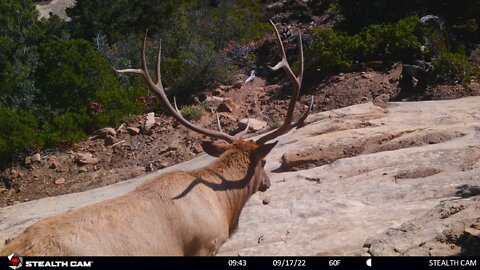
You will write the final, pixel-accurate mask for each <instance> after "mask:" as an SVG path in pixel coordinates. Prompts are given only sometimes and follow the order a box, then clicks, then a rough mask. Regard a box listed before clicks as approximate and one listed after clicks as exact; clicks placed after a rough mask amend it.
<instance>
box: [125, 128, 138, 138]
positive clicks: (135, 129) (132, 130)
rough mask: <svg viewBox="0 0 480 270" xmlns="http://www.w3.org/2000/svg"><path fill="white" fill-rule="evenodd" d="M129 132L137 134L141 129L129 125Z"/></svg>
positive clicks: (133, 134)
mask: <svg viewBox="0 0 480 270" xmlns="http://www.w3.org/2000/svg"><path fill="white" fill-rule="evenodd" d="M127 131H128V134H130V135H132V136H135V135H137V134H138V133H140V129H139V128H136V127H127Z"/></svg>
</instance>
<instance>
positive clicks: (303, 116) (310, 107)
mask: <svg viewBox="0 0 480 270" xmlns="http://www.w3.org/2000/svg"><path fill="white" fill-rule="evenodd" d="M312 109H313V96H312V97H311V99H310V104H308V108H307V110H305V112H304V113H303V114H302V116H301V117H300V118H298V120H297V121H295V122H294V123H293V124H292V126H293V127H299V126H303V122H304V121H305V119H307V116H308V115H309V114H310V112H311V111H312Z"/></svg>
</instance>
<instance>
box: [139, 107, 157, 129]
mask: <svg viewBox="0 0 480 270" xmlns="http://www.w3.org/2000/svg"><path fill="white" fill-rule="evenodd" d="M155 124H156V122H155V113H154V112H150V113H147V115H146V116H145V119H144V121H143V125H142V129H143V131H146V132H149V131H150V130H151V129H152V128H153V127H154V126H155Z"/></svg>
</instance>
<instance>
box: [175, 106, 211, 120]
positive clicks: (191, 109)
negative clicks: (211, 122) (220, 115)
mask: <svg viewBox="0 0 480 270" xmlns="http://www.w3.org/2000/svg"><path fill="white" fill-rule="evenodd" d="M180 113H181V114H182V116H183V117H184V118H185V119H187V120H200V118H202V116H203V115H204V114H205V109H204V108H203V107H202V106H199V105H188V106H183V107H182V108H181V109H180Z"/></svg>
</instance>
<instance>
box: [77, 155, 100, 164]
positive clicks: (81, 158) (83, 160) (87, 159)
mask: <svg viewBox="0 0 480 270" xmlns="http://www.w3.org/2000/svg"><path fill="white" fill-rule="evenodd" d="M97 162H98V159H97V158H94V157H93V156H92V154H90V153H77V163H79V164H80V165H86V164H95V163H97Z"/></svg>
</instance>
